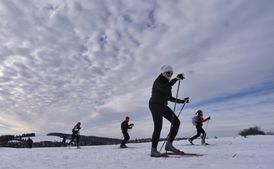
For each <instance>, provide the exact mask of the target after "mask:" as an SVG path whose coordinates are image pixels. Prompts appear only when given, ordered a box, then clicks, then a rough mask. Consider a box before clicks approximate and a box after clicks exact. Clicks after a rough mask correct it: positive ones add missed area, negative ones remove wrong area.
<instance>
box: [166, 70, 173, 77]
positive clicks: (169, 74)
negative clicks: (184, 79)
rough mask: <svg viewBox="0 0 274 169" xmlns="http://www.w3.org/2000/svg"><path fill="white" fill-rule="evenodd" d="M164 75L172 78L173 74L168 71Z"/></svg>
mask: <svg viewBox="0 0 274 169" xmlns="http://www.w3.org/2000/svg"><path fill="white" fill-rule="evenodd" d="M165 74H166V75H168V76H172V74H173V72H171V71H169V72H165Z"/></svg>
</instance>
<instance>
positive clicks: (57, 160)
mask: <svg viewBox="0 0 274 169" xmlns="http://www.w3.org/2000/svg"><path fill="white" fill-rule="evenodd" d="M207 142H209V143H211V145H209V146H201V145H199V144H198V143H200V140H195V143H196V144H197V145H195V146H191V145H190V144H189V143H188V142H187V141H176V142H175V143H174V145H176V147H178V148H180V149H181V150H183V151H185V152H195V153H202V154H204V156H201V157H184V158H151V157H150V156H149V153H150V143H142V144H128V146H129V147H130V148H128V149H119V148H118V145H110V146H86V147H82V148H81V149H76V148H75V147H71V148H68V147H61V148H33V149H14V148H0V152H1V153H0V168H1V169H19V168H20V169H22V168H23V169H78V168H79V169H146V168H147V169H171V168H172V169H177V168H178V169H179V168H180V169H184V168H186V169H203V168H205V169H271V168H272V167H273V164H274V136H250V137H248V138H243V137H236V138H232V137H229V138H228V137H227V138H218V139H208V140H207ZM161 145H162V144H161V143H160V144H159V147H160V146H161Z"/></svg>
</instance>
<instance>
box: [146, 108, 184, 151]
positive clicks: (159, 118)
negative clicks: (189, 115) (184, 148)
mask: <svg viewBox="0 0 274 169" xmlns="http://www.w3.org/2000/svg"><path fill="white" fill-rule="evenodd" d="M149 109H150V111H151V114H152V118H153V122H154V131H153V134H152V148H157V146H158V142H159V139H160V134H161V130H162V126H163V117H164V118H165V119H167V120H168V121H169V122H172V118H173V122H172V124H171V128H170V131H169V137H168V141H169V142H171V143H172V142H173V140H174V139H175V137H176V135H177V133H178V130H179V127H180V120H179V119H178V117H177V116H176V114H175V113H174V112H173V111H172V110H171V109H170V108H169V107H168V106H166V105H160V104H155V103H149Z"/></svg>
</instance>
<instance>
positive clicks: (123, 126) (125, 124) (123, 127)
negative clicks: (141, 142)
mask: <svg viewBox="0 0 274 169" xmlns="http://www.w3.org/2000/svg"><path fill="white" fill-rule="evenodd" d="M128 122H129V117H128V116H126V118H125V120H124V121H123V122H122V123H121V130H122V133H123V136H124V140H123V141H122V142H121V144H120V148H127V146H126V143H127V141H128V140H129V138H130V137H129V134H128V129H132V127H133V125H134V124H133V123H131V124H128Z"/></svg>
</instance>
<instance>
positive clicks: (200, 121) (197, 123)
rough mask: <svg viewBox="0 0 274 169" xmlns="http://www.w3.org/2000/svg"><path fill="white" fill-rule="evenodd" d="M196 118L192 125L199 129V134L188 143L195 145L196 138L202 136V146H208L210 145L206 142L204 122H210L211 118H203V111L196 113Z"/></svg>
mask: <svg viewBox="0 0 274 169" xmlns="http://www.w3.org/2000/svg"><path fill="white" fill-rule="evenodd" d="M196 115H197V116H195V117H193V118H194V119H193V120H192V123H193V124H194V125H195V126H196V129H197V134H196V135H195V136H193V137H191V138H189V139H188V141H189V142H190V143H191V144H192V145H194V144H193V140H195V139H196V138H198V137H199V136H200V135H201V134H202V144H203V145H208V143H206V142H205V139H206V132H205V130H204V129H203V122H206V121H207V120H210V117H207V118H206V119H204V118H203V111H202V110H198V111H197V112H196Z"/></svg>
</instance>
